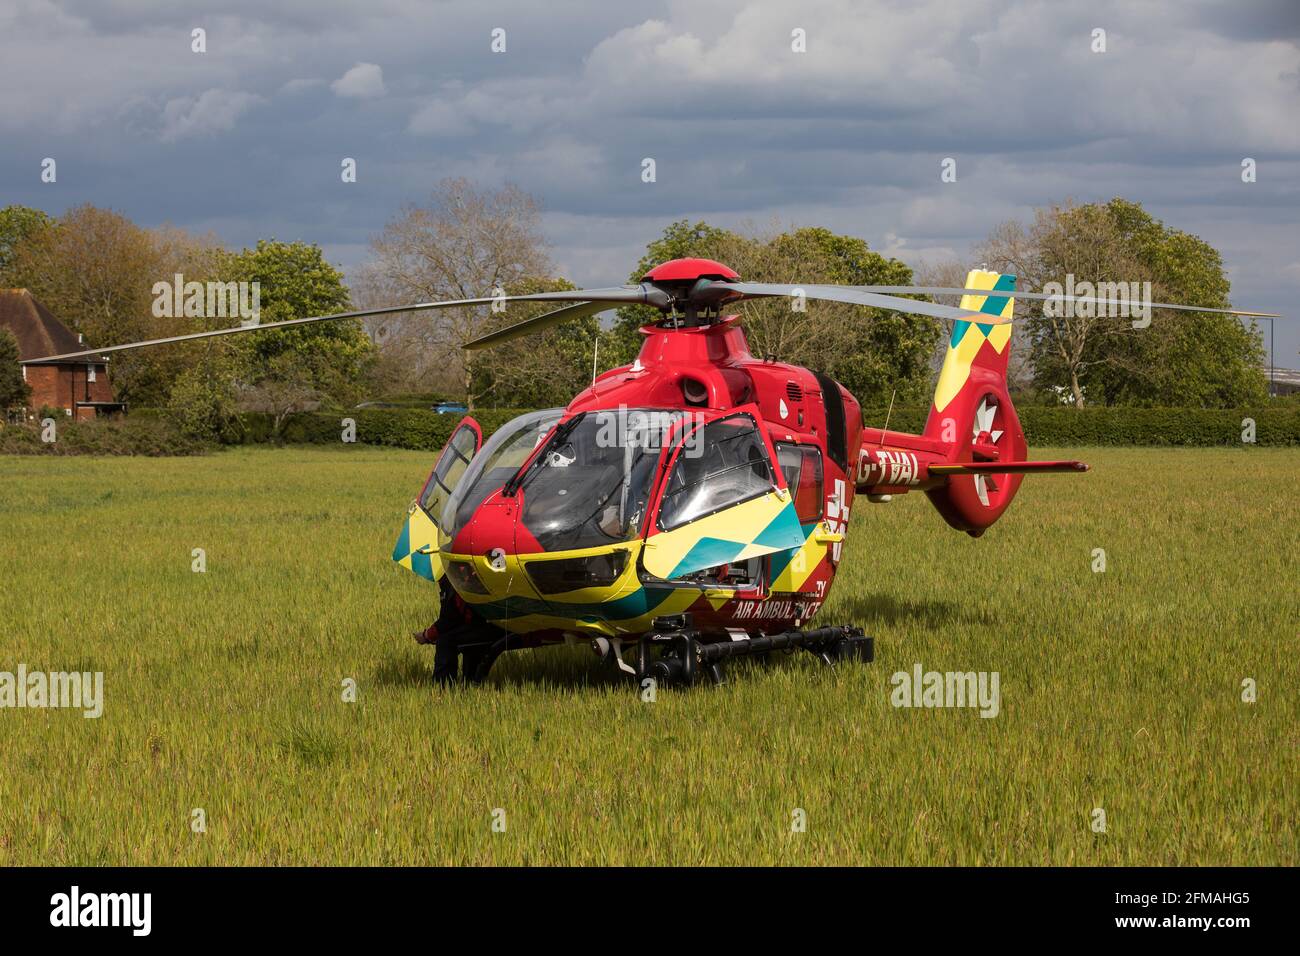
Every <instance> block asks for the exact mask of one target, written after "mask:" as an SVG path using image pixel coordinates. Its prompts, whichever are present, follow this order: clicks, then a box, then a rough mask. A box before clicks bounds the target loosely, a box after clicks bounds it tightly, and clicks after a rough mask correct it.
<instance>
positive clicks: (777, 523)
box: [642, 412, 804, 580]
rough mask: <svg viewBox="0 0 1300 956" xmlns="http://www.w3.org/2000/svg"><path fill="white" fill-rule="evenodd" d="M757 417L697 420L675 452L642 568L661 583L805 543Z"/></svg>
mask: <svg viewBox="0 0 1300 956" xmlns="http://www.w3.org/2000/svg"><path fill="white" fill-rule="evenodd" d="M774 458H775V456H774V454H773V451H772V447H771V444H770V443H769V442H768V440H767V438H766V436H764V435H763V433H762V430H761V429H760V428H759V427H758V423H757V421H756V420H755V418H754V416H753V415H751V414H749V413H748V412H740V413H735V414H730V415H726V416H723V417H721V418H717V419H714V420H712V421H708V422H695V423H693V424H691V425H688V426H687V427H686V428H685V429H683V431H682V432H681V433H680V440H679V442H678V443H677V446H676V447H675V448H674V449H673V450H672V459H671V461H670V463H669V465H668V468H667V471H666V477H665V479H664V482H663V487H662V488H661V489H660V491H659V493H658V497H657V505H656V508H655V514H654V520H653V522H652V523H651V524H650V528H649V534H648V535H647V537H646V542H645V548H644V550H643V551H642V566H643V567H644V568H645V570H646V571H648V572H649V573H650V574H653V575H654V576H655V577H659V578H663V579H665V580H673V579H675V578H680V577H682V576H683V575H687V574H692V573H694V572H696V571H702V570H704V569H705V568H713V567H717V566H719V565H723V564H735V563H738V562H742V561H747V560H749V559H750V558H755V557H759V556H760V555H764V554H772V553H774V552H777V551H785V550H788V549H790V548H797V547H799V546H801V545H802V544H803V543H804V533H803V529H802V528H801V527H800V525H799V518H798V516H797V513H796V511H795V506H794V501H793V500H792V497H791V493H790V491H789V489H787V488H785V487H784V479H783V478H781V477H780V471H779V470H778V469H777V468H776V467H775V465H774Z"/></svg>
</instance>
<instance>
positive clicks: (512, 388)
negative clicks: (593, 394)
mask: <svg viewBox="0 0 1300 956" xmlns="http://www.w3.org/2000/svg"><path fill="white" fill-rule="evenodd" d="M572 288H574V285H573V283H572V282H569V281H567V280H565V279H529V280H525V281H523V282H521V283H519V284H517V285H512V286H509V287H507V289H506V291H507V292H508V293H509V294H511V295H528V294H531V293H534V292H559V291H563V290H566V289H572ZM561 305H562V303H560V304H557V303H527V302H519V303H514V304H513V305H512V306H511V308H509V309H507V310H506V311H505V312H501V313H494V314H491V315H489V317H488V319H487V322H486V323H485V325H484V327H483V331H484V332H488V331H492V330H493V329H495V328H503V327H505V326H507V325H513V324H515V323H516V322H523V321H524V320H525V319H528V318H531V317H532V316H534V315H541V314H542V313H544V312H549V311H551V310H552V309H555V308H559V307H561ZM603 338H604V336H603V335H602V333H601V328H600V322H599V320H598V319H597V318H596V317H595V316H591V317H589V318H586V319H580V320H579V319H572V320H569V321H567V322H562V323H560V324H559V325H556V326H552V327H551V328H549V329H545V330H544V331H541V332H536V333H534V334H532V335H528V336H525V337H523V338H520V339H515V340H514V341H512V342H504V343H502V344H500V345H496V346H493V347H492V348H490V349H485V350H483V352H481V353H480V356H479V358H478V360H477V361H476V362H475V363H474V366H473V380H472V386H473V389H472V390H473V394H474V398H475V400H476V401H486V402H488V403H489V404H494V405H497V406H513V407H518V408H545V407H550V406H557V405H567V404H568V403H569V400H570V399H571V398H572V397H573V396H574V395H575V394H576V393H577V392H579V391H581V390H582V389H583V388H586V387H587V386H588V385H590V384H591V379H592V366H593V359H594V358H595V354H594V353H595V350H596V347H597V342H599V341H601V340H602V339H603ZM604 347H605V346H604V344H603V342H602V344H601V348H602V349H603V348H604ZM602 364H604V365H608V363H602Z"/></svg>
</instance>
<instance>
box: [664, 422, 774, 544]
mask: <svg viewBox="0 0 1300 956" xmlns="http://www.w3.org/2000/svg"><path fill="white" fill-rule="evenodd" d="M774 487H775V483H774V479H773V473H772V463H771V462H770V461H769V460H768V457H767V449H766V447H765V446H764V445H763V439H762V437H761V436H760V435H759V433H758V428H757V427H755V425H754V420H753V419H752V418H750V417H749V416H748V415H740V416H736V417H733V418H724V419H721V420H719V421H715V422H710V423H709V424H707V425H705V426H703V427H702V428H697V429H695V431H693V432H691V433H690V434H689V435H687V436H686V439H685V441H684V442H683V443H682V448H681V451H680V452H679V453H678V455H677V461H676V462H675V463H674V464H673V470H672V472H671V473H670V474H669V476H668V484H667V486H666V487H665V489H664V497H663V501H662V502H661V503H660V505H659V527H661V528H662V529H663V530H665V531H671V530H672V529H673V528H678V527H681V526H682V525H684V524H686V523H687V522H690V521H694V520H695V519H697V518H703V517H705V516H707V515H711V514H713V513H714V512H716V511H721V510H722V509H723V508H728V507H730V506H732V505H738V504H740V503H741V502H742V501H748V500H749V499H750V498H757V497H758V496H759V495H762V494H765V493H767V492H769V491H771V490H772V489H773V488H774Z"/></svg>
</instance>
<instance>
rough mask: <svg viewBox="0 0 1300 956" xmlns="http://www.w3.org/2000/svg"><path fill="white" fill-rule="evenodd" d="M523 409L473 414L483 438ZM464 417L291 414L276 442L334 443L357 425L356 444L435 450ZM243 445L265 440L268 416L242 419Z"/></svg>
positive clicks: (381, 411)
mask: <svg viewBox="0 0 1300 956" xmlns="http://www.w3.org/2000/svg"><path fill="white" fill-rule="evenodd" d="M528 411H531V409H527V408H488V409H482V410H480V411H477V412H475V413H474V417H475V419H477V420H478V422H479V424H480V425H482V426H483V434H484V437H486V436H488V435H491V434H492V433H493V432H494V431H496V430H497V429H498V428H500V427H501V426H502V425H504V424H505V423H506V422H508V421H510V419H512V418H515V417H516V416H518V415H523V414H524V413H525V412H528ZM462 417H463V416H462V415H457V414H454V413H453V414H446V415H440V414H438V413H437V412H434V411H429V410H427V409H418V408H354V409H348V410H346V411H337V412H304V413H301V414H298V415H292V416H290V417H289V418H288V420H286V421H285V423H284V425H283V427H282V428H281V429H280V440H281V441H283V442H285V443H288V444H308V445H334V444H338V443H340V442H342V440H343V421H344V419H348V418H350V419H352V420H353V421H354V422H356V440H357V443H358V444H363V445H387V446H389V447H392V448H416V449H424V450H426V451H437V450H438V449H440V448H442V446H443V445H445V444H446V443H447V439H448V438H450V437H451V431H452V429H453V428H455V427H456V425H457V424H458V423H459V422H460V420H461V418H462ZM240 420H241V421H242V422H243V424H244V443H245V444H257V443H263V442H269V441H270V440H271V432H272V427H273V420H272V417H271V416H270V415H268V414H263V413H257V412H249V413H245V414H243V415H241V416H240Z"/></svg>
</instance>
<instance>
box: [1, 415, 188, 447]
mask: <svg viewBox="0 0 1300 956" xmlns="http://www.w3.org/2000/svg"><path fill="white" fill-rule="evenodd" d="M54 425H55V432H54V436H55V440H54V441H52V442H45V441H42V440H41V434H42V431H43V429H42V428H41V426H40V423H39V422H29V423H27V424H21V425H0V454H4V455H147V456H149V457H163V456H169V455H198V454H202V453H203V452H205V451H208V450H209V448H210V446H208V445H206V444H204V443H203V442H200V441H195V440H194V439H191V438H187V437H185V436H184V435H182V434H181V432H180V429H178V428H177V427H176V426H175V425H174V424H172V423H171V422H170V421H167V420H165V419H160V418H156V417H149V416H146V417H143V418H140V419H133V418H126V419H118V420H111V421H110V420H100V419H91V420H89V421H75V420H74V419H72V418H68V417H66V416H63V415H58V416H55V418H54Z"/></svg>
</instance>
